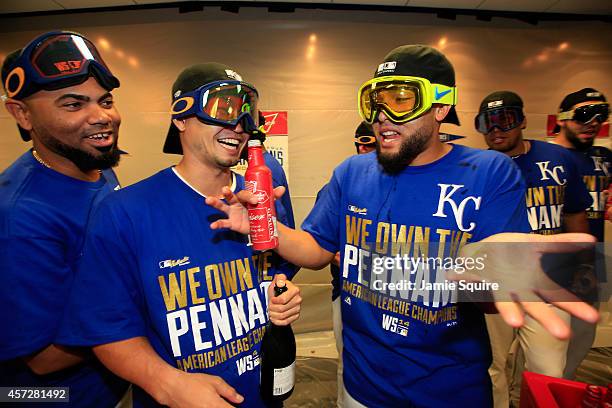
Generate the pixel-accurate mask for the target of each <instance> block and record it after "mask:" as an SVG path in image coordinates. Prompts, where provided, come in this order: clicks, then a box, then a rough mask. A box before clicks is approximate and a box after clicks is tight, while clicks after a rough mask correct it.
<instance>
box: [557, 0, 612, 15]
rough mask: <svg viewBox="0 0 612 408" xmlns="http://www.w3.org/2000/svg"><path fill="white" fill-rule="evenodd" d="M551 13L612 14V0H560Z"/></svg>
mask: <svg viewBox="0 0 612 408" xmlns="http://www.w3.org/2000/svg"><path fill="white" fill-rule="evenodd" d="M546 11H548V12H551V13H577V14H612V0H580V1H576V0H559V1H558V2H557V3H556V4H555V5H553V6H552V7H551V8H550V9H549V10H546Z"/></svg>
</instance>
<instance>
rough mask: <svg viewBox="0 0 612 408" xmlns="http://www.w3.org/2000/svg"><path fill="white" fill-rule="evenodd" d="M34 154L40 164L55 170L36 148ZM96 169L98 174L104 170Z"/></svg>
mask: <svg viewBox="0 0 612 408" xmlns="http://www.w3.org/2000/svg"><path fill="white" fill-rule="evenodd" d="M32 156H34V158H35V159H36V161H37V162H39V163H40V164H42V165H43V166H45V167H46V168H48V169H51V170H53V167H51V165H50V164H49V163H47V162H46V161H44V160H43V158H42V157H40V155H39V154H38V152H37V151H36V150H34V149H32ZM96 171H97V172H98V174H102V170H96Z"/></svg>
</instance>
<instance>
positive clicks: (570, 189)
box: [514, 140, 593, 235]
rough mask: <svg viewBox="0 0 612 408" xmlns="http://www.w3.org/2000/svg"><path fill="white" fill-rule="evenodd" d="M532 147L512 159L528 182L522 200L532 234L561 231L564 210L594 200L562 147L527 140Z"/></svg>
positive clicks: (573, 209) (582, 206)
mask: <svg viewBox="0 0 612 408" xmlns="http://www.w3.org/2000/svg"><path fill="white" fill-rule="evenodd" d="M529 143H530V144H531V148H530V149H529V151H528V152H527V153H525V154H522V155H520V156H517V157H515V158H514V163H516V164H517V165H518V166H519V168H520V169H521V173H522V174H523V177H524V178H525V183H526V184H527V192H526V194H525V203H526V205H527V218H528V220H529V224H530V225H531V231H532V232H533V233H537V234H542V235H550V234H559V233H561V232H563V213H570V214H572V213H577V212H580V211H584V210H585V209H587V208H588V207H589V206H590V205H591V203H592V202H593V200H592V198H591V196H590V195H589V192H588V191H587V190H586V187H585V185H584V183H583V182H582V178H581V175H580V173H579V172H578V168H577V166H576V163H575V160H574V158H573V157H572V154H571V153H570V152H568V151H567V149H565V148H564V147H561V146H558V145H554V144H551V143H546V142H540V141H537V140H529Z"/></svg>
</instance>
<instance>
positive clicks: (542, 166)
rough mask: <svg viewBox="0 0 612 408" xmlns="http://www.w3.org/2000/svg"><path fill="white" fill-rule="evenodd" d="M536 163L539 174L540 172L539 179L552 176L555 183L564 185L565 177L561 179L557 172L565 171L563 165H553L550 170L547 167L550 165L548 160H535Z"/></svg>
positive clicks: (547, 178)
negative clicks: (540, 176)
mask: <svg viewBox="0 0 612 408" xmlns="http://www.w3.org/2000/svg"><path fill="white" fill-rule="evenodd" d="M536 164H537V165H538V168H539V169H540V174H542V178H541V179H540V180H542V181H544V180H550V178H552V179H553V180H555V183H557V184H558V185H560V186H562V185H565V183H567V179H565V178H564V179H563V180H562V179H561V177H560V176H559V173H558V172H561V173H565V170H564V169H563V166H555V167H553V169H552V170H550V169H549V168H548V166H549V165H550V162H549V161H545V162H536ZM549 176H550V178H549Z"/></svg>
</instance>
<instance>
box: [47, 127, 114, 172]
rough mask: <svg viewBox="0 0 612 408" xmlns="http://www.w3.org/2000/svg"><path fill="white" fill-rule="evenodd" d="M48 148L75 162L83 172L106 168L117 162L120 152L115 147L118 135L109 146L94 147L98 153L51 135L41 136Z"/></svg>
mask: <svg viewBox="0 0 612 408" xmlns="http://www.w3.org/2000/svg"><path fill="white" fill-rule="evenodd" d="M41 139H42V140H41V143H43V144H44V145H45V146H46V147H47V148H48V149H49V150H51V151H52V152H54V153H56V154H59V155H61V156H63V157H65V158H67V159H68V160H70V161H71V162H73V163H74V164H75V166H77V167H78V168H79V170H81V171H82V172H84V173H87V172H90V171H92V170H106V169H110V168H111V167H115V166H116V165H117V164H119V160H120V159H121V153H120V151H119V148H118V147H117V141H118V137H115V141H114V143H113V144H112V145H111V146H110V147H106V148H96V150H97V151H98V152H100V154H98V155H93V154H91V153H89V152H86V151H84V150H81V149H78V148H76V147H72V146H69V145H67V144H65V143H64V142H62V141H61V140H59V139H58V138H56V137H55V136H52V135H47V137H44V138H41Z"/></svg>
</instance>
